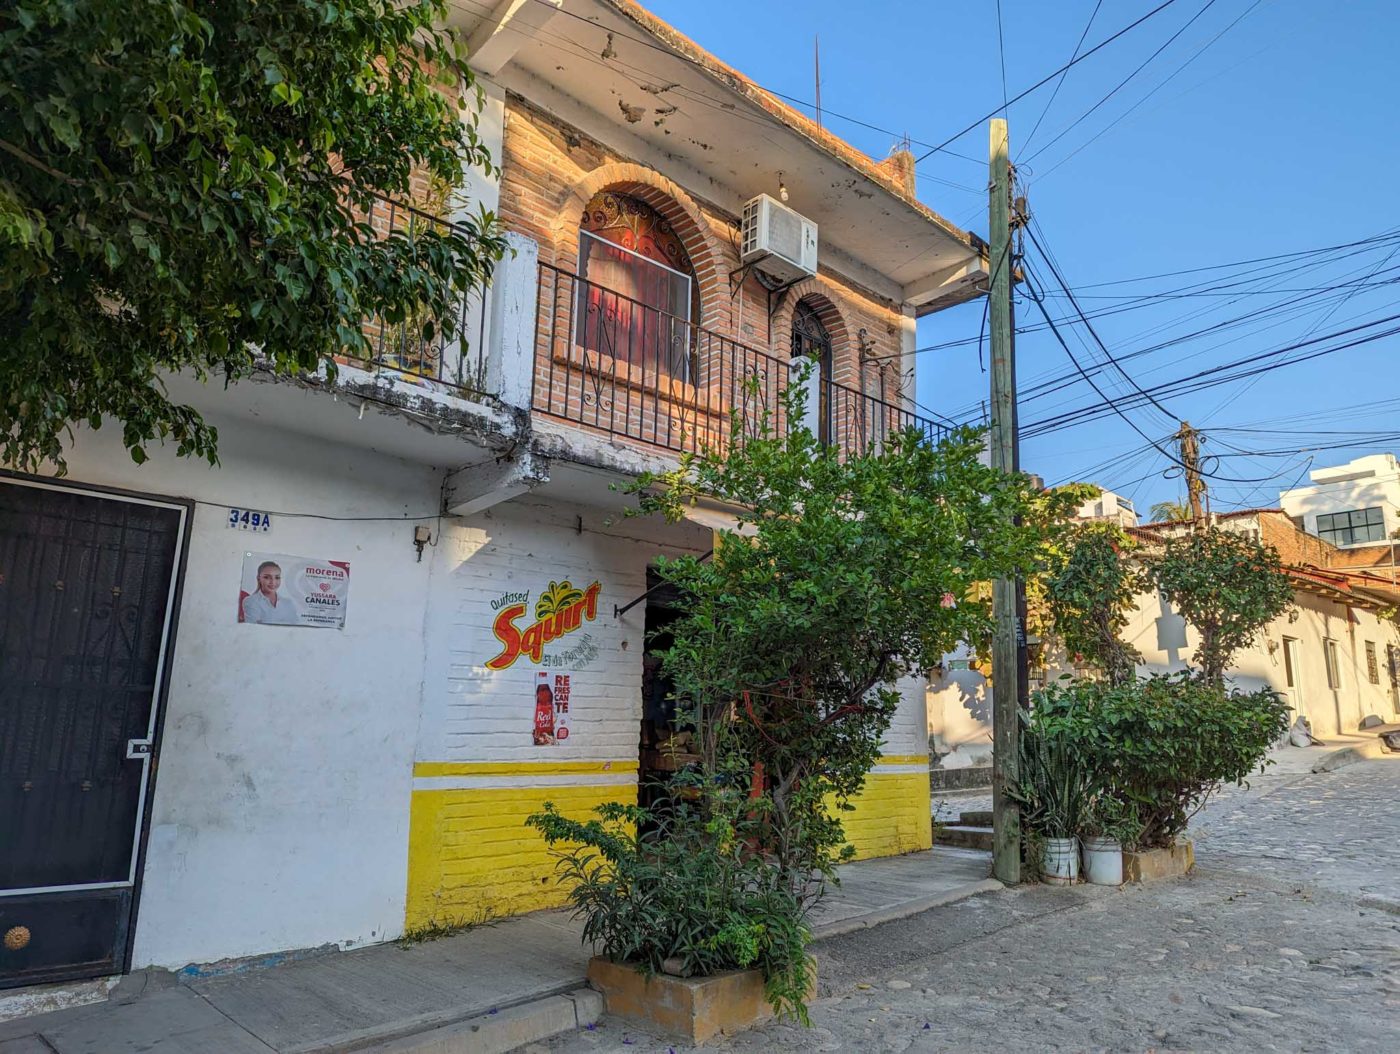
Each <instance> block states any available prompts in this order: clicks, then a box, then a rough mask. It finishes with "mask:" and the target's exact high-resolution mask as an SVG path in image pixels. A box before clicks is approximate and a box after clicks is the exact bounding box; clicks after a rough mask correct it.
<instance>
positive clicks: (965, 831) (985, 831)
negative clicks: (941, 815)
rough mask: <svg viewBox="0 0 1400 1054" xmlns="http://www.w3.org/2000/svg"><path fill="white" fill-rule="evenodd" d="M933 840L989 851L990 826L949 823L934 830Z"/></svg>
mask: <svg viewBox="0 0 1400 1054" xmlns="http://www.w3.org/2000/svg"><path fill="white" fill-rule="evenodd" d="M934 842H935V843H936V844H937V845H951V846H957V847H958V848H960V849H982V850H985V851H986V852H991V849H992V829H991V827H990V826H988V827H975V826H971V825H969V824H961V823H955V824H950V825H948V826H947V827H940V828H938V829H937V830H936V831H935V832H934Z"/></svg>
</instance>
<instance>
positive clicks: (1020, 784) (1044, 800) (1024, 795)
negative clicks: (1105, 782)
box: [1008, 717, 1093, 885]
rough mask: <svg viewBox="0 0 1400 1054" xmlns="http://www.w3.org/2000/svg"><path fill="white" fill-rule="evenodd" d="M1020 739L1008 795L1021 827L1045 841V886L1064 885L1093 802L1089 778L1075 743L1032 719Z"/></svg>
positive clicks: (1072, 876) (1074, 873) (1073, 874)
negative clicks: (1015, 774)
mask: <svg viewBox="0 0 1400 1054" xmlns="http://www.w3.org/2000/svg"><path fill="white" fill-rule="evenodd" d="M1023 720H1024V721H1025V729H1024V731H1023V733H1022V736H1021V772H1020V777H1019V779H1018V780H1017V782H1016V785H1015V786H1014V787H1013V788H1011V789H1010V790H1009V792H1008V793H1009V794H1010V795H1011V797H1012V798H1013V799H1014V800H1015V801H1016V802H1017V803H1018V804H1019V805H1020V807H1021V819H1022V822H1023V823H1025V825H1026V826H1027V827H1028V828H1029V829H1030V830H1031V831H1033V832H1035V833H1036V834H1038V835H1040V836H1041V837H1042V838H1043V839H1044V841H1045V848H1044V853H1043V857H1042V864H1041V866H1042V873H1043V877H1044V879H1045V881H1047V882H1052V883H1058V884H1063V885H1068V884H1070V883H1072V882H1074V881H1076V880H1077V879H1078V878H1079V841H1078V838H1079V833H1080V830H1081V828H1082V826H1083V823H1084V818H1085V811H1086V809H1087V807H1088V805H1089V802H1090V801H1091V800H1092V797H1093V779H1092V773H1091V770H1090V768H1089V766H1088V765H1087V764H1085V760H1084V758H1083V756H1082V755H1081V754H1080V753H1079V751H1078V750H1076V749H1075V745H1074V743H1073V742H1072V741H1071V740H1070V739H1069V738H1068V737H1065V736H1060V735H1054V734H1052V733H1051V732H1050V731H1049V730H1048V729H1046V728H1045V727H1044V726H1043V725H1042V724H1040V723H1039V722H1037V721H1036V720H1035V719H1034V718H1033V717H1032V718H1025V719H1023Z"/></svg>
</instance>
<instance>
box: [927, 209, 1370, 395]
mask: <svg viewBox="0 0 1400 1054" xmlns="http://www.w3.org/2000/svg"><path fill="white" fill-rule="evenodd" d="M1390 237H1392V236H1391V235H1386V236H1378V237H1377V238H1376V239H1375V242H1376V243H1377V244H1383V243H1384V242H1385V241H1386V240H1388V239H1389V238H1390ZM1357 251H1364V250H1357ZM1344 255H1355V252H1347V253H1346V254H1344ZM1303 266H1315V265H1297V266H1294V267H1289V268H1286V269H1284V270H1283V271H1275V273H1274V274H1273V275H1270V276H1265V277H1266V278H1269V279H1273V278H1276V277H1278V275H1280V274H1286V273H1288V271H1291V270H1298V269H1300V268H1301V267H1303ZM1255 280H1256V281H1257V280H1260V279H1255ZM1183 288H1185V289H1189V288H1192V287H1189V286H1188V287H1183ZM1341 288H1345V284H1343V285H1335V286H1331V287H1323V289H1322V290H1320V291H1319V292H1315V293H1309V294H1306V295H1302V296H1297V297H1293V298H1292V299H1289V300H1284V301H1280V302H1277V303H1274V304H1270V305H1266V306H1265V307H1262V308H1258V309H1255V310H1251V311H1248V312H1246V313H1244V314H1242V315H1238V316H1234V317H1232V318H1227V319H1224V320H1221V321H1218V322H1215V323H1212V324H1211V325H1209V326H1205V327H1203V328H1200V329H1197V330H1194V331H1192V332H1190V333H1187V334H1185V335H1182V336H1177V337H1174V338H1172V339H1171V340H1167V341H1162V342H1159V343H1156V344H1153V345H1149V346H1147V347H1143V348H1139V349H1137V350H1134V351H1130V352H1127V353H1126V354H1124V355H1121V356H1119V358H1120V359H1122V360H1126V359H1131V358H1137V357H1140V356H1143V355H1147V354H1151V353H1154V352H1156V351H1160V350H1164V349H1166V348H1170V347H1174V346H1177V345H1179V344H1182V343H1186V342H1189V341H1192V340H1196V339H1199V338H1200V337H1202V336H1206V335H1208V334H1210V333H1214V332H1220V331H1223V330H1227V329H1233V328H1237V327H1238V326H1240V325H1243V324H1245V323H1248V322H1250V321H1252V320H1255V319H1264V318H1267V317H1269V316H1270V315H1271V314H1275V315H1278V316H1279V318H1280V321H1279V322H1273V323H1270V324H1269V325H1268V326H1265V327H1264V328H1266V329H1267V328H1273V327H1274V326H1276V325H1279V324H1281V320H1282V317H1283V314H1285V313H1297V312H1299V311H1307V310H1311V309H1312V307H1313V306H1314V305H1311V304H1308V302H1309V301H1314V300H1317V299H1318V298H1319V297H1320V296H1323V295H1325V294H1327V293H1330V292H1333V291H1335V290H1336V289H1341ZM1303 305H1307V306H1303ZM1211 310H1213V309H1211ZM1112 313H1118V310H1117V309H1113V310H1109V311H1100V312H1095V313H1091V316H1090V317H1093V318H1098V317H1102V316H1103V315H1105V314H1112ZM1201 313H1204V312H1195V314H1201ZM1189 317H1191V315H1190V314H1188V315H1187V316H1183V318H1182V319H1181V321H1184V320H1185V318H1189ZM1060 321H1061V322H1069V321H1072V318H1071V317H1066V318H1064V319H1061V320H1060ZM1163 325H1165V323H1164V324H1163ZM1163 325H1159V326H1156V327H1153V328H1152V329H1149V330H1147V331H1145V332H1144V333H1143V334H1140V336H1145V335H1146V334H1147V333H1150V332H1153V331H1154V330H1159V329H1161V328H1163ZM1043 328H1045V327H1044V326H1043V325H1042V326H1035V327H1026V328H1025V329H1023V330H1021V331H1020V332H1031V331H1035V330H1040V329H1043ZM969 340H970V338H969ZM1207 350H1209V349H1207ZM1202 353H1203V352H1198V353H1195V354H1202ZM1098 368H1099V367H1094V368H1093V369H1094V370H1095V372H1097V370H1098ZM1047 376H1049V377H1050V379H1049V380H1042V381H1041V382H1040V383H1037V384H1033V385H1031V386H1030V387H1028V388H1026V389H1023V392H1022V398H1021V401H1022V402H1030V401H1032V400H1034V399H1037V398H1042V397H1044V396H1046V395H1049V394H1052V393H1053V392H1056V391H1060V390H1062V389H1064V388H1066V387H1068V386H1069V382H1070V381H1072V380H1074V379H1075V378H1076V375H1075V374H1074V373H1073V372H1070V373H1068V374H1062V375H1059V376H1051V375H1050V374H1041V377H1042V378H1044V377H1047ZM963 412H970V408H969V410H966V411H963ZM954 416H958V414H956V413H955V414H954Z"/></svg>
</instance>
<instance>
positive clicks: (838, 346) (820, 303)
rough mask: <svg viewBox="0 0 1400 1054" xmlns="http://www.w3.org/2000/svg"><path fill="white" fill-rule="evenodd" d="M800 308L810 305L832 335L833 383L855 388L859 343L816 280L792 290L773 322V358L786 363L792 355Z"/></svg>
mask: <svg viewBox="0 0 1400 1054" xmlns="http://www.w3.org/2000/svg"><path fill="white" fill-rule="evenodd" d="M798 304H806V305H807V306H808V307H810V308H811V309H812V310H813V311H815V312H816V313H817V318H819V319H821V323H822V325H823V326H825V327H826V331H827V332H828V333H830V334H831V363H832V379H833V380H835V381H836V382H837V383H839V384H848V385H849V384H851V382H852V381H853V380H856V378H857V375H858V373H859V364H858V362H857V359H858V357H859V356H858V355H857V354H856V348H855V342H854V340H853V339H852V337H851V330H850V327H849V326H848V325H846V320H845V318H844V317H843V316H842V314H841V310H840V308H838V307H837V306H836V302H835V301H833V300H832V299H831V297H829V296H828V295H827V294H826V290H825V288H824V287H823V286H822V284H821V283H820V282H819V281H817V279H816V278H804V279H802V281H800V282H798V283H797V284H796V285H795V286H793V287H792V288H791V289H789V290H788V295H787V299H786V300H785V301H784V303H783V306H782V308H781V309H779V311H778V313H777V315H776V316H775V317H774V319H773V354H774V355H776V356H778V357H780V358H784V359H785V358H787V357H788V355H789V354H791V348H792V319H793V316H794V315H795V314H797V305H798Z"/></svg>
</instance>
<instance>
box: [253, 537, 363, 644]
mask: <svg viewBox="0 0 1400 1054" xmlns="http://www.w3.org/2000/svg"><path fill="white" fill-rule="evenodd" d="M349 598H350V565H349V564H348V563H346V562H345V561H343V560H318V559H315V558H314V557H309V556H291V555H289V554H287V553H247V552H245V553H244V554H243V581H242V583H241V585H240V587H239V590H238V621H239V622H248V623H252V624H254V625H258V626H309V627H311V628H313V629H343V628H344V627H345V608H346V604H347V602H348V601H349Z"/></svg>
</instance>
